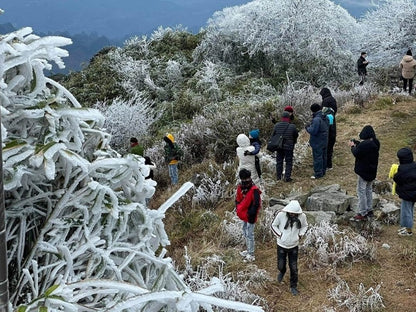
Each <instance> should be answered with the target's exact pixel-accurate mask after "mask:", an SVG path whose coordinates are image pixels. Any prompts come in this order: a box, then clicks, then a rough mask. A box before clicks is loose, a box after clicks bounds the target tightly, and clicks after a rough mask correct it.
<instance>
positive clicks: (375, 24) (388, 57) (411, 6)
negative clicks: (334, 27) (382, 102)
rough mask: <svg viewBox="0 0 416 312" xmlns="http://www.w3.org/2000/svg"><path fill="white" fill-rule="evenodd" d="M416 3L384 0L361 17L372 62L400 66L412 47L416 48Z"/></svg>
mask: <svg viewBox="0 0 416 312" xmlns="http://www.w3.org/2000/svg"><path fill="white" fill-rule="evenodd" d="M415 25H416V3H415V2H414V1H413V0H383V1H380V2H379V4H378V6H377V7H376V9H374V10H370V11H369V12H367V14H366V15H365V16H364V18H363V19H362V20H361V21H360V27H361V28H362V32H361V33H360V34H361V35H362V37H361V38H359V39H360V41H361V46H360V47H359V48H360V49H361V50H363V51H367V52H368V60H369V61H370V66H369V69H370V68H371V67H372V66H376V67H377V66H378V67H386V66H394V67H398V66H399V63H400V61H401V59H402V57H403V55H404V54H406V51H407V50H408V49H409V48H415V41H414V39H411V40H409V38H415V37H416V30H415Z"/></svg>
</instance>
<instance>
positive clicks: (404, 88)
mask: <svg viewBox="0 0 416 312" xmlns="http://www.w3.org/2000/svg"><path fill="white" fill-rule="evenodd" d="M407 83H409V94H411V93H412V87H413V78H412V79H406V78H403V90H404V91H406V89H407Z"/></svg>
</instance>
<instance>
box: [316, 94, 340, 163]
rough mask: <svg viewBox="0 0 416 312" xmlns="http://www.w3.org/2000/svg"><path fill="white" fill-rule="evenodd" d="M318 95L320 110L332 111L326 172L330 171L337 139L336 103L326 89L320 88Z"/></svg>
mask: <svg viewBox="0 0 416 312" xmlns="http://www.w3.org/2000/svg"><path fill="white" fill-rule="evenodd" d="M319 94H320V95H321V96H322V104H321V106H322V109H323V108H324V107H329V108H330V109H332V111H333V117H334V118H333V122H332V124H330V126H329V131H328V146H327V150H326V154H327V156H326V170H331V169H332V156H333V154H334V145H335V141H336V138H337V124H336V119H335V115H336V114H337V110H338V108H337V101H336V100H335V98H334V97H333V96H332V94H331V91H330V90H329V89H328V88H322V90H321V92H319Z"/></svg>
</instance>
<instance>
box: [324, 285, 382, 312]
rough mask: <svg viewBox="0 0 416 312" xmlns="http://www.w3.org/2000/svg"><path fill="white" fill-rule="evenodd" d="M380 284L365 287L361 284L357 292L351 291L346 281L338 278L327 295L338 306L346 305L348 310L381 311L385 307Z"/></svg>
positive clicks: (354, 311) (358, 311) (357, 311)
mask: <svg viewBox="0 0 416 312" xmlns="http://www.w3.org/2000/svg"><path fill="white" fill-rule="evenodd" d="M380 288H381V285H377V286H376V287H375V288H373V287H370V288H368V289H366V288H365V287H364V285H363V284H360V285H359V286H358V291H357V293H356V294H355V293H353V292H352V291H351V289H350V287H349V286H348V283H347V282H345V281H344V280H342V279H338V284H337V285H336V286H335V287H334V288H333V289H330V290H329V292H328V296H329V298H330V299H332V300H334V301H335V302H336V303H337V304H338V306H339V307H346V308H347V309H348V311H350V312H365V311H371V312H374V311H381V310H383V309H384V308H385V306H384V304H383V297H382V296H381V295H380V293H379V290H380Z"/></svg>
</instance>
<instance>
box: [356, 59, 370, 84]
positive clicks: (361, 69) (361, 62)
mask: <svg viewBox="0 0 416 312" xmlns="http://www.w3.org/2000/svg"><path fill="white" fill-rule="evenodd" d="M366 57H367V52H361V56H360V58H359V59H358V60H357V71H358V76H360V79H361V80H360V83H359V84H360V86H362V85H363V84H364V81H365V77H366V76H367V65H368V63H369V62H368V61H367V60H366Z"/></svg>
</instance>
